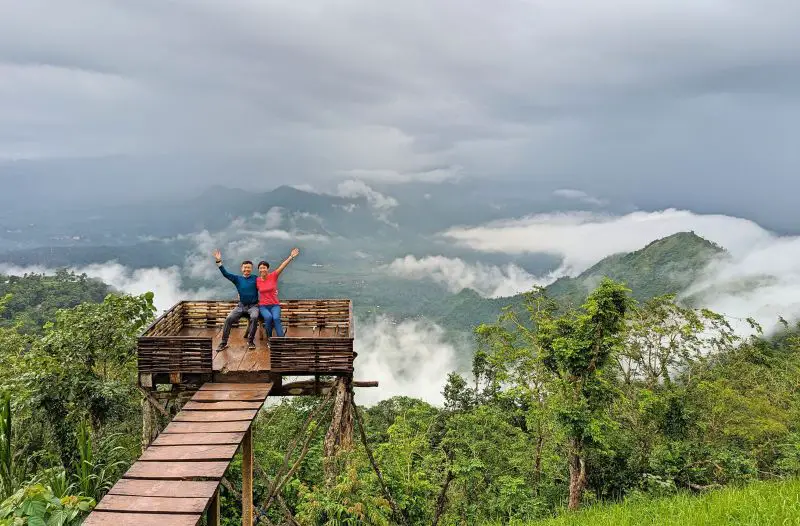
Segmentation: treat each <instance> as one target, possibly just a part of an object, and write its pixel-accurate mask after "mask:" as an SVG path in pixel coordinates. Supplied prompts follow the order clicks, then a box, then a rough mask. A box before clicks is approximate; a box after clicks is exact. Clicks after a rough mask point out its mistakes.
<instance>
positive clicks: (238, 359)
mask: <svg viewBox="0 0 800 526" xmlns="http://www.w3.org/2000/svg"><path fill="white" fill-rule="evenodd" d="M246 330H247V324H246V322H244V321H243V322H242V325H241V326H240V327H234V328H233V329H232V330H231V334H230V336H229V337H228V348H227V349H225V350H224V351H221V352H217V351H216V349H217V346H218V345H219V342H220V340H221V339H222V327H218V328H217V327H215V328H208V329H192V328H184V329H182V330H181V332H180V335H181V336H204V337H207V338H211V341H212V349H214V350H213V351H212V352H213V353H214V358H213V360H214V361H213V367H214V372H215V373H222V374H226V373H261V372H269V371H270V358H269V345H268V344H267V340H266V338H264V330H263V328H262V327H259V329H258V332H257V334H256V349H254V350H248V349H247V339H246V338H245V331H246ZM286 336H287V337H290V338H291V337H299V338H302V337H314V336H316V337H319V336H322V337H333V336H336V333H335V331H334V330H332V329H322V330H321V331H320V330H317V329H312V328H305V327H291V328H289V329H287V331H286Z"/></svg>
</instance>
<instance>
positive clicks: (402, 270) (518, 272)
mask: <svg viewBox="0 0 800 526" xmlns="http://www.w3.org/2000/svg"><path fill="white" fill-rule="evenodd" d="M386 269H387V271H388V272H390V273H392V274H394V275H396V276H401V277H404V278H407V279H431V280H433V281H435V282H437V283H441V284H443V285H445V286H446V287H447V289H448V290H449V291H450V292H453V293H457V292H460V291H461V290H463V289H465V288H469V289H472V290H474V291H476V292H477V293H479V294H480V295H482V296H484V297H486V298H499V297H506V296H513V295H515V294H519V293H522V292H526V291H528V290H531V288H533V287H534V286H535V285H547V284H548V283H551V282H553V281H555V279H556V277H557V276H555V275H548V276H544V277H541V278H536V277H534V276H532V275H531V274H529V273H528V272H527V271H526V270H525V269H523V268H522V267H520V266H518V265H515V264H513V263H509V264H507V265H505V266H504V267H499V266H497V265H486V264H484V263H480V262H478V263H475V264H470V263H467V262H465V261H464V260H462V259H460V258H448V257H444V256H426V257H423V258H416V257H415V256H413V255H407V256H405V257H404V258H398V259H396V260H394V261H392V262H391V263H390V264H389V265H387V266H386Z"/></svg>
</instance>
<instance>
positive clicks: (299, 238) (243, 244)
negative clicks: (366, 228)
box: [176, 207, 330, 279]
mask: <svg viewBox="0 0 800 526" xmlns="http://www.w3.org/2000/svg"><path fill="white" fill-rule="evenodd" d="M299 222H302V223H304V224H305V225H308V222H311V223H314V224H316V225H317V226H318V227H319V228H320V230H324V229H322V218H320V217H319V216H317V215H315V214H311V213H306V212H289V213H287V211H286V210H285V209H283V208H280V207H272V208H270V209H269V210H268V211H267V213H266V214H260V213H255V214H253V215H252V216H250V217H246V218H244V217H239V218H236V219H234V220H233V221H231V223H230V224H229V225H228V226H226V227H225V228H223V229H221V230H219V231H216V232H210V231H208V230H202V231H200V232H195V233H192V234H184V235H180V236H177V238H176V239H179V240H184V241H189V242H190V243H191V245H192V246H191V248H190V249H189V254H188V255H187V258H186V269H187V272H188V273H189V275H190V276H191V277H194V278H203V279H210V278H212V277H215V276H216V275H217V273H218V271H217V269H216V267H215V266H214V265H213V264H210V263H213V261H212V260H211V253H212V251H214V250H215V249H219V250H220V251H221V252H222V257H223V259H224V260H226V261H227V262H228V263H227V264H228V265H230V261H242V260H244V259H254V258H256V259H260V258H261V257H263V255H265V254H268V253H270V252H271V250H272V248H271V247H272V243H273V242H274V241H286V242H314V243H328V242H330V238H329V237H328V236H327V235H325V234H321V233H318V232H309V231H307V230H304V229H300V228H299V227H298V223H299ZM284 225H285V226H286V229H281V228H277V227H279V226H284ZM258 254H262V255H258ZM237 265H238V263H237Z"/></svg>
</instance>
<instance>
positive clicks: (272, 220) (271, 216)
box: [255, 206, 283, 228]
mask: <svg viewBox="0 0 800 526" xmlns="http://www.w3.org/2000/svg"><path fill="white" fill-rule="evenodd" d="M255 217H257V218H261V215H260V214H255ZM281 223H283V209H282V208H281V207H279V206H273V207H272V208H270V209H269V210H268V211H267V214H266V216H265V217H264V226H265V227H267V228H277V227H279V226H281Z"/></svg>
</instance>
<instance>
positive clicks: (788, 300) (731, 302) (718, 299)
mask: <svg viewBox="0 0 800 526" xmlns="http://www.w3.org/2000/svg"><path fill="white" fill-rule="evenodd" d="M681 297H682V298H686V299H691V301H692V302H693V303H698V304H700V305H704V306H708V307H710V308H712V309H713V310H716V311H718V312H721V313H724V314H726V315H728V316H731V317H734V318H738V320H737V321H738V323H737V325H738V327H739V328H741V329H746V328H747V326H746V324H745V323H744V319H745V318H748V317H753V318H755V319H756V320H757V321H759V322H760V323H761V324H763V325H764V327H765V328H766V329H768V330H769V329H772V328H774V327H775V324H776V322H777V319H778V316H782V317H784V318H785V319H787V320H800V237H778V236H774V237H770V238H768V239H767V240H766V241H765V242H762V243H758V244H756V245H754V246H753V247H752V248H751V249H750V250H746V251H743V252H740V253H739V254H738V255H736V256H735V257H734V258H732V259H726V260H721V261H715V262H713V263H712V264H711V265H710V266H709V267H708V268H707V269H706V271H705V273H704V275H703V276H702V277H701V278H700V279H698V280H697V281H696V282H695V283H694V284H693V285H692V286H691V287H689V289H688V290H686V291H685V292H684V293H682V294H681Z"/></svg>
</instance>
